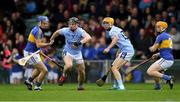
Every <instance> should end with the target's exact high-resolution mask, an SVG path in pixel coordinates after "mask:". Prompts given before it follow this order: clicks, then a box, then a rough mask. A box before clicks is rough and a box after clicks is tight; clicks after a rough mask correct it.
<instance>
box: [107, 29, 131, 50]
mask: <svg viewBox="0 0 180 102" xmlns="http://www.w3.org/2000/svg"><path fill="white" fill-rule="evenodd" d="M109 36H110V37H111V39H113V37H115V36H117V37H118V42H117V44H116V45H117V46H118V47H119V49H120V51H121V52H127V53H134V48H133V46H132V44H131V42H130V40H129V39H128V38H127V37H126V36H125V35H124V32H123V30H122V29H121V28H118V27H116V26H112V28H111V30H110V31H109Z"/></svg>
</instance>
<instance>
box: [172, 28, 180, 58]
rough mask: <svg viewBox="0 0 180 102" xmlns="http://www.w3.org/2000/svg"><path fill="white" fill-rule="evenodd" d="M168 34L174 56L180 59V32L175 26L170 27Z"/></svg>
mask: <svg viewBox="0 0 180 102" xmlns="http://www.w3.org/2000/svg"><path fill="white" fill-rule="evenodd" d="M170 34H172V41H173V54H174V58H175V59H180V54H179V53H180V32H179V31H178V30H177V29H176V27H172V28H171V31H170Z"/></svg>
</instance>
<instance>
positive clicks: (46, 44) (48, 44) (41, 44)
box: [35, 39, 51, 48]
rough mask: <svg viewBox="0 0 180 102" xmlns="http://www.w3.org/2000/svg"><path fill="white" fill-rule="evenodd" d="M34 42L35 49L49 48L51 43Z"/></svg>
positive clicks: (40, 40)
mask: <svg viewBox="0 0 180 102" xmlns="http://www.w3.org/2000/svg"><path fill="white" fill-rule="evenodd" d="M35 42H36V46H37V48H41V47H46V46H50V45H51V43H44V42H42V39H36V40H35Z"/></svg>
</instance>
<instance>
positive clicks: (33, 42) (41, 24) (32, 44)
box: [24, 16, 52, 91]
mask: <svg viewBox="0 0 180 102" xmlns="http://www.w3.org/2000/svg"><path fill="white" fill-rule="evenodd" d="M48 28H49V19H48V17H46V16H39V17H38V25H37V26H35V27H34V28H33V29H32V30H31V32H30V33H29V37H28V42H27V45H26V47H25V49H24V56H28V55H30V54H31V53H34V52H36V51H38V50H41V48H42V47H46V46H49V45H51V44H52V43H44V42H42V38H43V35H44V31H45V30H46V29H48ZM41 53H42V52H41ZM28 63H29V65H32V66H33V67H34V68H35V69H34V70H33V73H32V76H31V77H29V78H28V79H27V80H26V81H25V82H24V84H25V85H26V86H27V88H28V89H29V90H32V82H33V80H34V79H35V78H37V82H36V84H35V88H34V89H35V90H38V91H40V90H41V83H42V81H43V80H44V78H45V76H46V74H47V72H48V70H47V68H46V66H45V65H44V63H43V62H42V60H41V58H40V55H39V53H37V54H35V55H34V56H33V57H32V58H31V59H30V60H29V62H28Z"/></svg>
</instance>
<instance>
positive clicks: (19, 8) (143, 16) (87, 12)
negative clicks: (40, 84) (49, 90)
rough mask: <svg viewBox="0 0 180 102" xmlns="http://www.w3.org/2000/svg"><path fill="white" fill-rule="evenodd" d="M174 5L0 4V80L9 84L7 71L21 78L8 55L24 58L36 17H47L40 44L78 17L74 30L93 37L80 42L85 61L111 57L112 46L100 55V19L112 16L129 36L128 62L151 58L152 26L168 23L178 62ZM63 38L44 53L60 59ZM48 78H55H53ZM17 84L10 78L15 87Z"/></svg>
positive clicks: (120, 1)
mask: <svg viewBox="0 0 180 102" xmlns="http://www.w3.org/2000/svg"><path fill="white" fill-rule="evenodd" d="M178 4H179V0H0V61H1V63H0V70H2V73H0V74H1V75H2V74H3V77H4V76H5V78H0V80H4V82H9V75H10V74H9V72H11V73H12V74H11V75H12V77H13V72H15V73H16V74H17V73H18V74H19V75H20V74H23V72H24V71H23V70H22V68H20V67H21V66H18V65H17V64H15V63H13V61H12V59H13V58H12V57H11V55H12V53H16V56H15V57H16V58H17V59H18V58H21V57H22V56H23V49H24V47H25V45H26V41H27V37H28V34H29V32H30V30H31V28H32V27H33V26H35V25H36V24H37V22H36V18H37V16H38V15H45V16H48V17H49V19H50V28H49V29H48V30H47V31H45V32H44V33H45V36H44V41H49V38H50V36H51V34H52V33H53V32H54V31H55V30H57V29H60V28H62V27H66V26H68V25H67V21H68V19H69V18H70V17H72V16H75V17H78V18H79V19H80V24H79V26H80V27H82V28H83V29H85V30H86V31H87V32H88V33H89V34H90V35H91V36H92V41H91V42H89V43H87V44H85V45H84V46H83V49H82V54H83V57H84V59H85V60H105V59H108V60H112V59H114V58H115V54H116V51H117V48H116V47H115V48H113V49H112V50H111V51H110V53H108V54H103V53H102V52H103V50H104V49H105V48H106V47H107V46H108V44H109V43H110V42H111V40H110V37H109V36H108V35H107V34H106V32H105V30H104V29H103V27H102V26H101V21H102V19H103V18H104V17H107V16H110V17H113V18H114V20H115V26H118V27H120V28H122V29H123V30H124V32H125V34H126V36H128V37H129V39H130V40H131V42H132V44H133V46H134V49H135V51H136V53H135V56H134V58H133V59H143V60H144V59H147V58H149V57H150V56H151V55H152V54H151V53H150V52H149V47H150V46H151V45H152V44H153V43H154V41H155V37H156V33H155V31H154V26H155V23H156V22H157V21H159V20H163V21H166V22H167V23H168V25H169V27H168V29H167V32H169V33H170V34H171V35H172V40H173V53H174V57H175V59H180V54H179V53H180V8H179V6H178ZM64 40H65V39H64V37H63V36H59V37H58V38H57V39H56V41H55V43H54V44H53V46H52V47H48V48H44V49H43V50H44V51H45V52H46V53H47V54H48V55H51V56H52V57H55V58H56V59H58V60H61V59H62V57H61V51H62V48H63V46H64V43H65V42H64ZM52 51H54V52H52ZM47 66H49V68H50V70H51V68H52V67H54V65H51V64H47ZM29 69H30V70H32V68H29ZM19 72H20V73H19ZM56 72H57V71H56V68H55V69H53V73H56ZM26 77H28V76H26ZM51 77H57V75H55V74H53V76H51ZM22 78H23V77H20V78H16V79H22ZM12 79H14V78H12ZM18 81H19V80H15V82H17V83H18ZM1 82H3V81H1Z"/></svg>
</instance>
